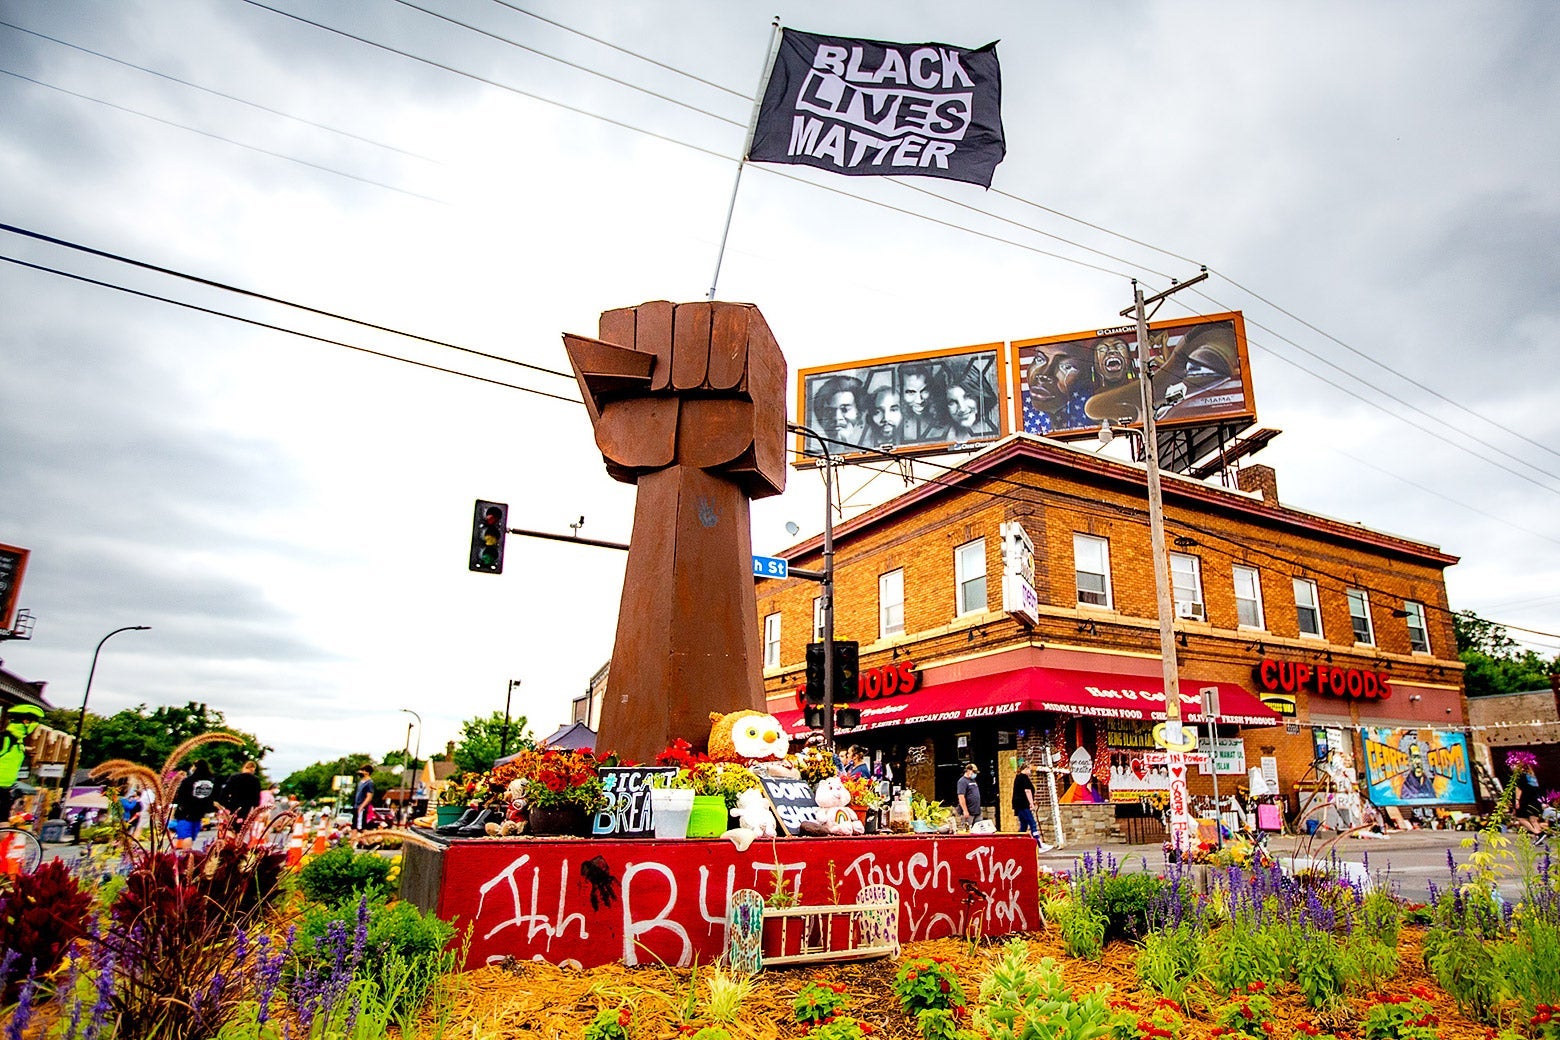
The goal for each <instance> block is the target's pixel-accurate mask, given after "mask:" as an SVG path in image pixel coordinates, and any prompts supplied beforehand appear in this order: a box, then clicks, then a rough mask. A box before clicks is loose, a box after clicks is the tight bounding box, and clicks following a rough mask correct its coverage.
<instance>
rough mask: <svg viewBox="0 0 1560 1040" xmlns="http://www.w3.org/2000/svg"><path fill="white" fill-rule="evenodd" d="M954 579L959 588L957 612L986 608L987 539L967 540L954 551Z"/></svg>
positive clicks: (966, 612) (962, 612) (972, 611)
mask: <svg viewBox="0 0 1560 1040" xmlns="http://www.w3.org/2000/svg"><path fill="white" fill-rule="evenodd" d="M953 580H954V583H955V585H956V586H957V589H958V594H957V598H958V602H957V604H956V606H957V613H959V614H973V613H975V612H976V611H979V610H985V609H986V539H984V538H977V539H975V540H974V541H973V542H965V543H964V544H963V545H961V546H959V547H958V548H957V549H955V550H954V551H953Z"/></svg>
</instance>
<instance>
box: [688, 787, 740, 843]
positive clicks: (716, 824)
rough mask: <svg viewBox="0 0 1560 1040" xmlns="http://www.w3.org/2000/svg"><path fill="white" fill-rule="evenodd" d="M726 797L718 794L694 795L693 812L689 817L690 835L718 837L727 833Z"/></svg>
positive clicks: (691, 836) (693, 836)
mask: <svg viewBox="0 0 1560 1040" xmlns="http://www.w3.org/2000/svg"><path fill="white" fill-rule="evenodd" d="M729 818H730V817H729V816H728V815H727V813H726V799H725V798H724V797H723V796H721V795H718V794H696V795H694V796H693V813H692V814H691V815H690V816H689V817H688V837H690V838H718V837H720V836H721V834H723V833H725V830H726V821H727V820H728V819H729Z"/></svg>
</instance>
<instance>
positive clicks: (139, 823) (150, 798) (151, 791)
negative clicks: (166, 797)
mask: <svg viewBox="0 0 1560 1040" xmlns="http://www.w3.org/2000/svg"><path fill="white" fill-rule="evenodd" d="M136 800H137V801H139V802H140V803H141V814H140V815H139V816H137V817H136V818H135V830H134V832H133V834H134V836H135V837H137V838H139V837H140V836H141V835H142V834H143V833H144V832H145V831H146V825H147V823H149V822H150V821H151V819H152V816H153V814H154V812H155V810H156V809H157V788H155V787H153V786H151V785H150V784H147V785H146V786H144V787H142V788H141V793H140V794H138V795H137V796H136Z"/></svg>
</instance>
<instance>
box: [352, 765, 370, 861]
mask: <svg viewBox="0 0 1560 1040" xmlns="http://www.w3.org/2000/svg"><path fill="white" fill-rule="evenodd" d="M373 808H374V773H373V770H371V769H369V768H368V767H367V766H364V767H363V768H362V769H359V770H358V784H357V790H356V791H354V792H353V793H352V827H353V830H354V831H355V832H356V833H355V834H354V836H353V840H354V842H356V835H357V834H361V833H363V832H364V831H366V830H368V824H369V821H370V820H371V819H372V818H373V812H372V810H373Z"/></svg>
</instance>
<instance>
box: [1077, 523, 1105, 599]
mask: <svg viewBox="0 0 1560 1040" xmlns="http://www.w3.org/2000/svg"><path fill="white" fill-rule="evenodd" d="M1073 568H1074V570H1075V571H1076V573H1077V576H1078V602H1079V603H1087V604H1089V605H1090V606H1095V607H1108V606H1110V543H1109V542H1107V541H1106V540H1105V539H1103V538H1095V537H1094V536H1093V535H1088V534H1075V535H1073Z"/></svg>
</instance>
